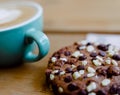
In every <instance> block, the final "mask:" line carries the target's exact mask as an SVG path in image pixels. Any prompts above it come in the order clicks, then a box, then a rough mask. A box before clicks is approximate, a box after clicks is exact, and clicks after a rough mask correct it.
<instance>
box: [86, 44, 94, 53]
mask: <svg viewBox="0 0 120 95" xmlns="http://www.w3.org/2000/svg"><path fill="white" fill-rule="evenodd" d="M94 50H95V49H94V47H93V46H92V45H89V46H88V47H87V51H88V52H92V51H94Z"/></svg>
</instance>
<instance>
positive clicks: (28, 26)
mask: <svg viewBox="0 0 120 95" xmlns="http://www.w3.org/2000/svg"><path fill="white" fill-rule="evenodd" d="M42 16H43V9H42V7H41V6H40V5H39V4H37V3H34V2H30V1H22V2H21V1H13V2H11V1H10V2H4V3H0V67H6V66H14V65H17V64H21V63H23V61H27V62H34V61H38V60H40V59H42V58H43V57H44V56H45V55H46V54H47V53H48V51H49V47H50V45H49V39H48V37H47V36H46V35H45V34H44V33H43V32H42V31H43V18H42ZM34 43H36V44H37V46H38V54H34V53H33V50H34V46H35V44H34Z"/></svg>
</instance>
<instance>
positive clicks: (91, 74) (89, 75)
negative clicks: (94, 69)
mask: <svg viewBox="0 0 120 95" xmlns="http://www.w3.org/2000/svg"><path fill="white" fill-rule="evenodd" d="M93 76H95V73H88V74H87V77H93Z"/></svg>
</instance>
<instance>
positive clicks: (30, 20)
mask: <svg viewBox="0 0 120 95" xmlns="http://www.w3.org/2000/svg"><path fill="white" fill-rule="evenodd" d="M13 2H14V3H13ZM11 3H13V4H15V3H19V4H23V5H30V6H33V7H35V8H36V9H37V13H36V14H35V15H34V16H33V17H31V19H28V20H26V21H24V22H22V23H19V24H17V25H13V26H10V27H8V28H4V29H0V32H4V31H8V30H13V29H16V28H19V27H22V26H25V25H27V24H29V23H31V22H33V21H35V20H36V19H37V18H39V17H40V16H42V13H43V8H42V6H41V5H39V4H38V3H36V2H33V1H22V2H19V1H8V2H7V3H6V2H3V3H1V4H11ZM1 4H0V5H1Z"/></svg>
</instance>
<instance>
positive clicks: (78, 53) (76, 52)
mask: <svg viewBox="0 0 120 95" xmlns="http://www.w3.org/2000/svg"><path fill="white" fill-rule="evenodd" d="M72 56H73V57H76V58H77V57H79V56H81V53H80V51H75V52H74V53H73V54H72Z"/></svg>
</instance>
